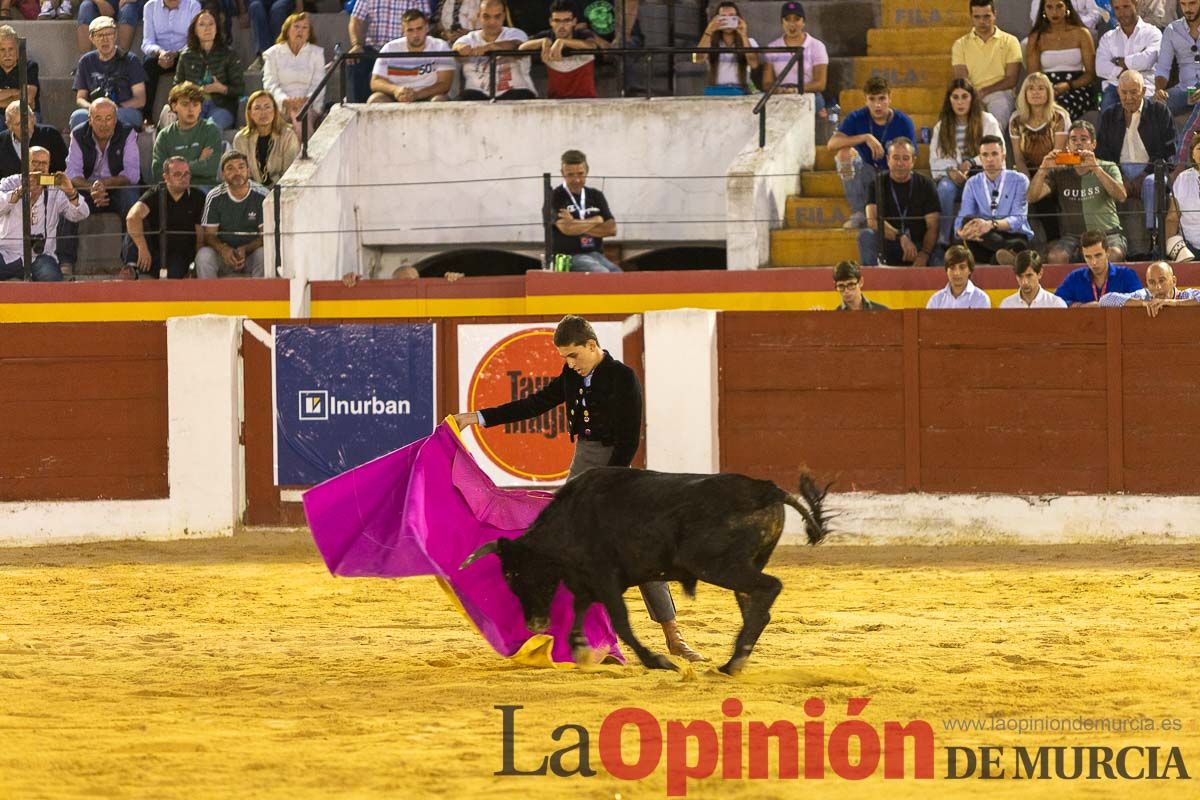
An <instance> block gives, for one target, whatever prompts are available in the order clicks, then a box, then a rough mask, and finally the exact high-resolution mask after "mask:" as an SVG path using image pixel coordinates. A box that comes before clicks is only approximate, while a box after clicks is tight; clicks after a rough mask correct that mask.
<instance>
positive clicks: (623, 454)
mask: <svg viewBox="0 0 1200 800" xmlns="http://www.w3.org/2000/svg"><path fill="white" fill-rule="evenodd" d="M568 152H570V151H568ZM554 346H555V347H557V348H558V353H559V355H561V356H562V358H563V361H564V362H566V363H564V364H563V368H562V372H561V373H560V374H559V376H558V377H557V378H555V379H554V380H552V381H550V382H549V383H548V384H546V385H545V386H544V387H543V388H542V389H541V390H540V391H538V392H535V393H534V394H531V395H529V396H528V397H523V398H521V399H520V400H514V401H513V402H511V403H505V404H504V405H502V406H495V407H493V408H485V409H483V410H481V411H469V412H465V413H461V414H455V415H454V421H455V422H456V423H458V426H459V427H460V428H466V427H468V426H470V425H475V424H479V425H483V426H484V427H490V426H492V425H502V424H505V423H509V422H518V421H520V420H523V419H531V418H533V417H537V416H540V415H542V414H545V413H546V412H547V411H550V410H551V409H553V408H555V407H556V406H558V405H560V404H563V403H565V404H566V406H567V428H568V430H569V432H570V435H571V440H572V441H573V442H575V457H574V458H573V459H572V460H571V469H570V471H569V473H568V475H567V480H570V479H572V478H574V477H576V476H578V475H580V474H582V473H584V472H586V471H587V470H589V469H591V468H592V467H605V466H607V467H628V466H629V465H630V464H632V463H633V457H634V455H636V454H637V449H638V445H639V444H640V442H641V438H642V389H641V386H640V385H639V384H638V379H637V376H636V375H635V374H634V372H633V370H632V369H630V368H629V367H627V366H626V365H624V364H622V363H621V362H620V361H617V360H616V359H615V358H613V357H612V356H611V355H609V353H608V351H607V350H602V349H601V348H600V342H599V340H598V339H597V338H596V331H595V329H594V328H592V326H591V323H589V322H588V321H587V320H586V319H584V318H583V317H578V316H575V315H573V314H569V315H567V316H565V317H563V318H562V321H561V322H559V323H558V327H557V328H556V329H555V331H554ZM640 588H641V590H642V598H643V599H644V600H645V601H646V608H647V609H648V610H649V611H650V618H651V619H653V620H654V621H655V622H658V623H659V624H661V625H662V627H663V633H664V634H665V635H666V637H667V649H668V650H669V652H670V653H671V655H676V656H682V657H683V658H685V659H687V660H688V661H702V660H704V657H703V656H701V655H700V654H699V653H697V652H696V651H695V650H693V649H692V648H690V647H689V646H688V645H687V642H685V641H684V640H683V637H682V636H681V635H680V633H679V626H678V625H677V623H676V621H675V603H674V602H673V601H672V600H671V590H670V589H669V588H668V587H667V584H666V582H664V581H656V582H653V583H647V584H644V585H643V586H641V587H640Z"/></svg>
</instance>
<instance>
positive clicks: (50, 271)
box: [0, 253, 63, 283]
mask: <svg viewBox="0 0 1200 800" xmlns="http://www.w3.org/2000/svg"><path fill="white" fill-rule="evenodd" d="M23 264H24V262H23V261H22V260H21V259H19V258H18V259H17V260H16V261H11V262H10V261H5V260H3V259H0V281H21V280H25V268H24V266H23ZM30 273H31V274H32V278H33V280H34V281H36V282H39V283H53V282H55V281H61V280H62V279H63V274H62V270H61V269H59V268H58V262H57V261H55V259H54V256H48V255H46V254H45V253H42V254H41V255H40V256H36V257H34V259H33V268H32V269H31V270H30Z"/></svg>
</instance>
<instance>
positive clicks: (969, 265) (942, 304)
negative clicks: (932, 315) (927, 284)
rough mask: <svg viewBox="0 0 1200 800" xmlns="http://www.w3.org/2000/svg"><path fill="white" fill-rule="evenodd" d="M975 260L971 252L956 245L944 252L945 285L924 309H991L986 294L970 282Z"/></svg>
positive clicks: (934, 294) (990, 302)
mask: <svg viewBox="0 0 1200 800" xmlns="http://www.w3.org/2000/svg"><path fill="white" fill-rule="evenodd" d="M974 272H975V259H974V258H973V257H972V256H971V251H970V250H968V249H967V248H965V247H963V246H962V245H961V244H956V245H954V246H953V247H951V248H950V249H949V250H947V251H946V285H945V286H944V287H943V288H941V289H938V290H937V291H936V292H934V293H933V296H932V297H930V298H929V302H928V303H926V304H925V307H926V308H933V309H941V308H991V307H992V301H991V300H989V299H988V296H987V293H986V292H984V291H983V290H982V289H980V288H978V287H977V286H976V285H975V284H974V283H972V282H971V275H972V274H974Z"/></svg>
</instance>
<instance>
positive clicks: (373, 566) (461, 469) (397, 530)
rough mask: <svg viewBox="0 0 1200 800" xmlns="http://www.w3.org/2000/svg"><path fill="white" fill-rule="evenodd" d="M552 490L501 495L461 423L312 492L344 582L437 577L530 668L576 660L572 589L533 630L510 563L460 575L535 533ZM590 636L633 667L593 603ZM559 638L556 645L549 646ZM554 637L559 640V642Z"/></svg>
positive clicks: (487, 635) (492, 562)
mask: <svg viewBox="0 0 1200 800" xmlns="http://www.w3.org/2000/svg"><path fill="white" fill-rule="evenodd" d="M551 497H552V495H551V494H550V493H549V492H542V491H531V490H528V489H501V488H499V487H497V486H496V485H495V484H494V483H492V480H491V479H490V478H489V477H488V476H487V474H486V473H484V471H483V470H482V469H480V467H479V465H478V464H476V463H475V459H474V458H472V457H471V454H470V453H468V452H467V450H466V448H465V447H463V444H462V441H461V440H460V439H459V437H458V433H457V431H456V429H455V427H454V423H453V421H452V418H448V420H447V421H446V422H443V423H442V424H441V425H439V426H438V427H437V429H436V430H434V432H433V435H431V436H429V437H428V438H425V439H421V440H419V441H416V442H413V443H412V444H410V445H408V446H407V447H402V448H400V449H399V450H394V451H392V452H391V453H388V454H387V455H384V456H380V457H379V458H377V459H375V460H374V461H370V462H368V463H366V464H363V465H362V466H360V467H356V468H355V469H352V470H349V471H347V472H344V473H342V474H341V475H338V476H337V477H335V478H331V479H329V480H327V481H325V482H324V483H322V484H320V485H318V486H315V487H313V488H312V489H310V490H308V491H307V492H305V493H304V513H305V514H306V515H307V517H308V524H309V527H310V528H311V529H312V534H313V539H314V540H315V541H316V544H317V549H318V550H320V551H321V555H322V556H323V557H324V559H325V564H326V566H328V567H329V571H330V572H331V573H333V574H334V575H341V576H343V577H374V578H404V577H408V576H411V575H435V576H437V577H438V578H440V579H442V581H443V582H444V583H443V586H446V585H447V584H448V586H449V589H450V590H451V591H452V592H453V594H454V596H455V597H456V598H457V600H458V602H459V604H460V605H461V608H462V611H463V612H464V613H465V614H466V616H467V617H468V618H469V619H470V620H471V622H472V623H474V625H475V627H476V628H477V629H478V630H479V632H480V633H482V634H483V638H484V639H486V640H487V642H488V644H490V645H491V646H492V647H493V648H494V649H495V650H496V652H497V653H500V654H501V655H502V656H505V657H509V658H515V659H516V660H518V661H520V662H522V663H528V664H539V665H547V659H546V654H547V651H548V653H549V661H551V662H556V663H568V662H570V661H571V647H570V642H569V634H570V625H571V603H572V599H571V594H570V592H568V591H567V590H566V588H565V587H564V586H562V585H560V586H559V587H558V592H557V593H556V594H555V596H554V601H553V603H552V604H551V606H550V628H549V630H548V631H547V632H546V634H545V635H544V636H535V635H534V634H531V633H530V632H529V631H528V630H527V629H526V628H525V621H524V615H523V614H522V611H521V604H520V602H519V601H518V600H517V598H516V596H515V595H513V593H512V592H511V590H509V588H508V584H506V583H505V582H504V577H503V575H502V574H501V572H500V559H499V558H497V557H496V556H485V557H484V558H481V559H479V560H478V561H476V562H475V563H474V564H472V565H471V566H469V567H467V569H465V570H460V569H459V568H458V567H459V565H460V564H462V562H463V561H464V560H465V559H466V558H467V556H469V555H471V553H473V552H475V550H476V549H477V548H478V547H479V546H480V545H483V544H485V543H487V542H490V541H492V540H494V539H497V538H499V537H502V536H503V537H505V538H509V539H512V538H515V537H518V536H520V535H521V534H523V533H524V532H525V529H526V528H528V527H529V525H530V524H531V523H532V522H533V520H534V519H535V518H536V517H537V515H538V513H539V512H540V511H541V510H542V509H543V508H545V507H546V504H547V503H549V502H550V499H551ZM583 630H584V634H585V635H586V636H587V639H588V642H589V643H590V644H591V646H592V647H593V648H594V649H599V650H600V651H602V652H607V653H608V654H609V655H611V656H613V657H614V658H616V659H618V660H620V661H622V662H623V661H624V659H623V658H622V657H621V652H620V649H619V648H618V646H617V637H616V635H615V634H614V633H613V629H612V625H611V624H610V623H609V620H608V615H607V613H605V611H604V609H603V607H602V606H598V605H593V606H592V607H591V608H590V609H589V610H588V612H587V616H586V617H585V620H584V627H583ZM547 637H551V638H547ZM551 639H552V640H551Z"/></svg>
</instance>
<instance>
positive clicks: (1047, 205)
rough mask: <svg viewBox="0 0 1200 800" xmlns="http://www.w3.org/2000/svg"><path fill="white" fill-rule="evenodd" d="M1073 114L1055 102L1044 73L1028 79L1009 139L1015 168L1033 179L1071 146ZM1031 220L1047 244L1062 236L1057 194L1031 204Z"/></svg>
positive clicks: (1026, 79)
mask: <svg viewBox="0 0 1200 800" xmlns="http://www.w3.org/2000/svg"><path fill="white" fill-rule="evenodd" d="M1069 127H1071V115H1070V114H1068V113H1067V111H1066V109H1064V108H1063V107H1062V106H1060V105H1059V104H1058V103H1056V102H1054V87H1053V86H1052V85H1051V83H1050V79H1049V78H1047V77H1046V76H1045V75H1043V74H1042V73H1040V72H1035V73H1033V74H1032V75H1029V76H1028V77H1026V78H1025V82H1024V83H1023V84H1021V92H1020V94H1019V95H1018V96H1017V113H1015V114H1013V117H1012V120H1011V121H1010V122H1009V125H1008V138H1009V141H1011V142H1012V146H1013V164H1014V166H1015V169H1016V170H1017V171H1018V172H1020V173H1021V174H1022V175H1025V176H1026V177H1032V176H1033V173H1034V172H1035V171H1036V170H1037V166H1038V164H1041V163H1042V159H1043V158H1045V157H1046V154H1047V153H1049V152H1050V151H1051V150H1053V149H1055V148H1059V149H1062V148H1065V147H1066V146H1067V128H1069ZM1029 215H1030V219H1031V220H1035V219H1036V220H1039V221H1040V222H1041V223H1042V228H1043V230H1044V231H1045V234H1046V240H1047V241H1051V242H1052V241H1054V240H1055V239H1057V238H1058V236H1059V227H1058V199H1057V198H1055V197H1054V196H1053V195H1049V196H1047V197H1044V198H1042V199H1041V200H1039V201H1037V202H1036V203H1030V204H1029Z"/></svg>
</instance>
